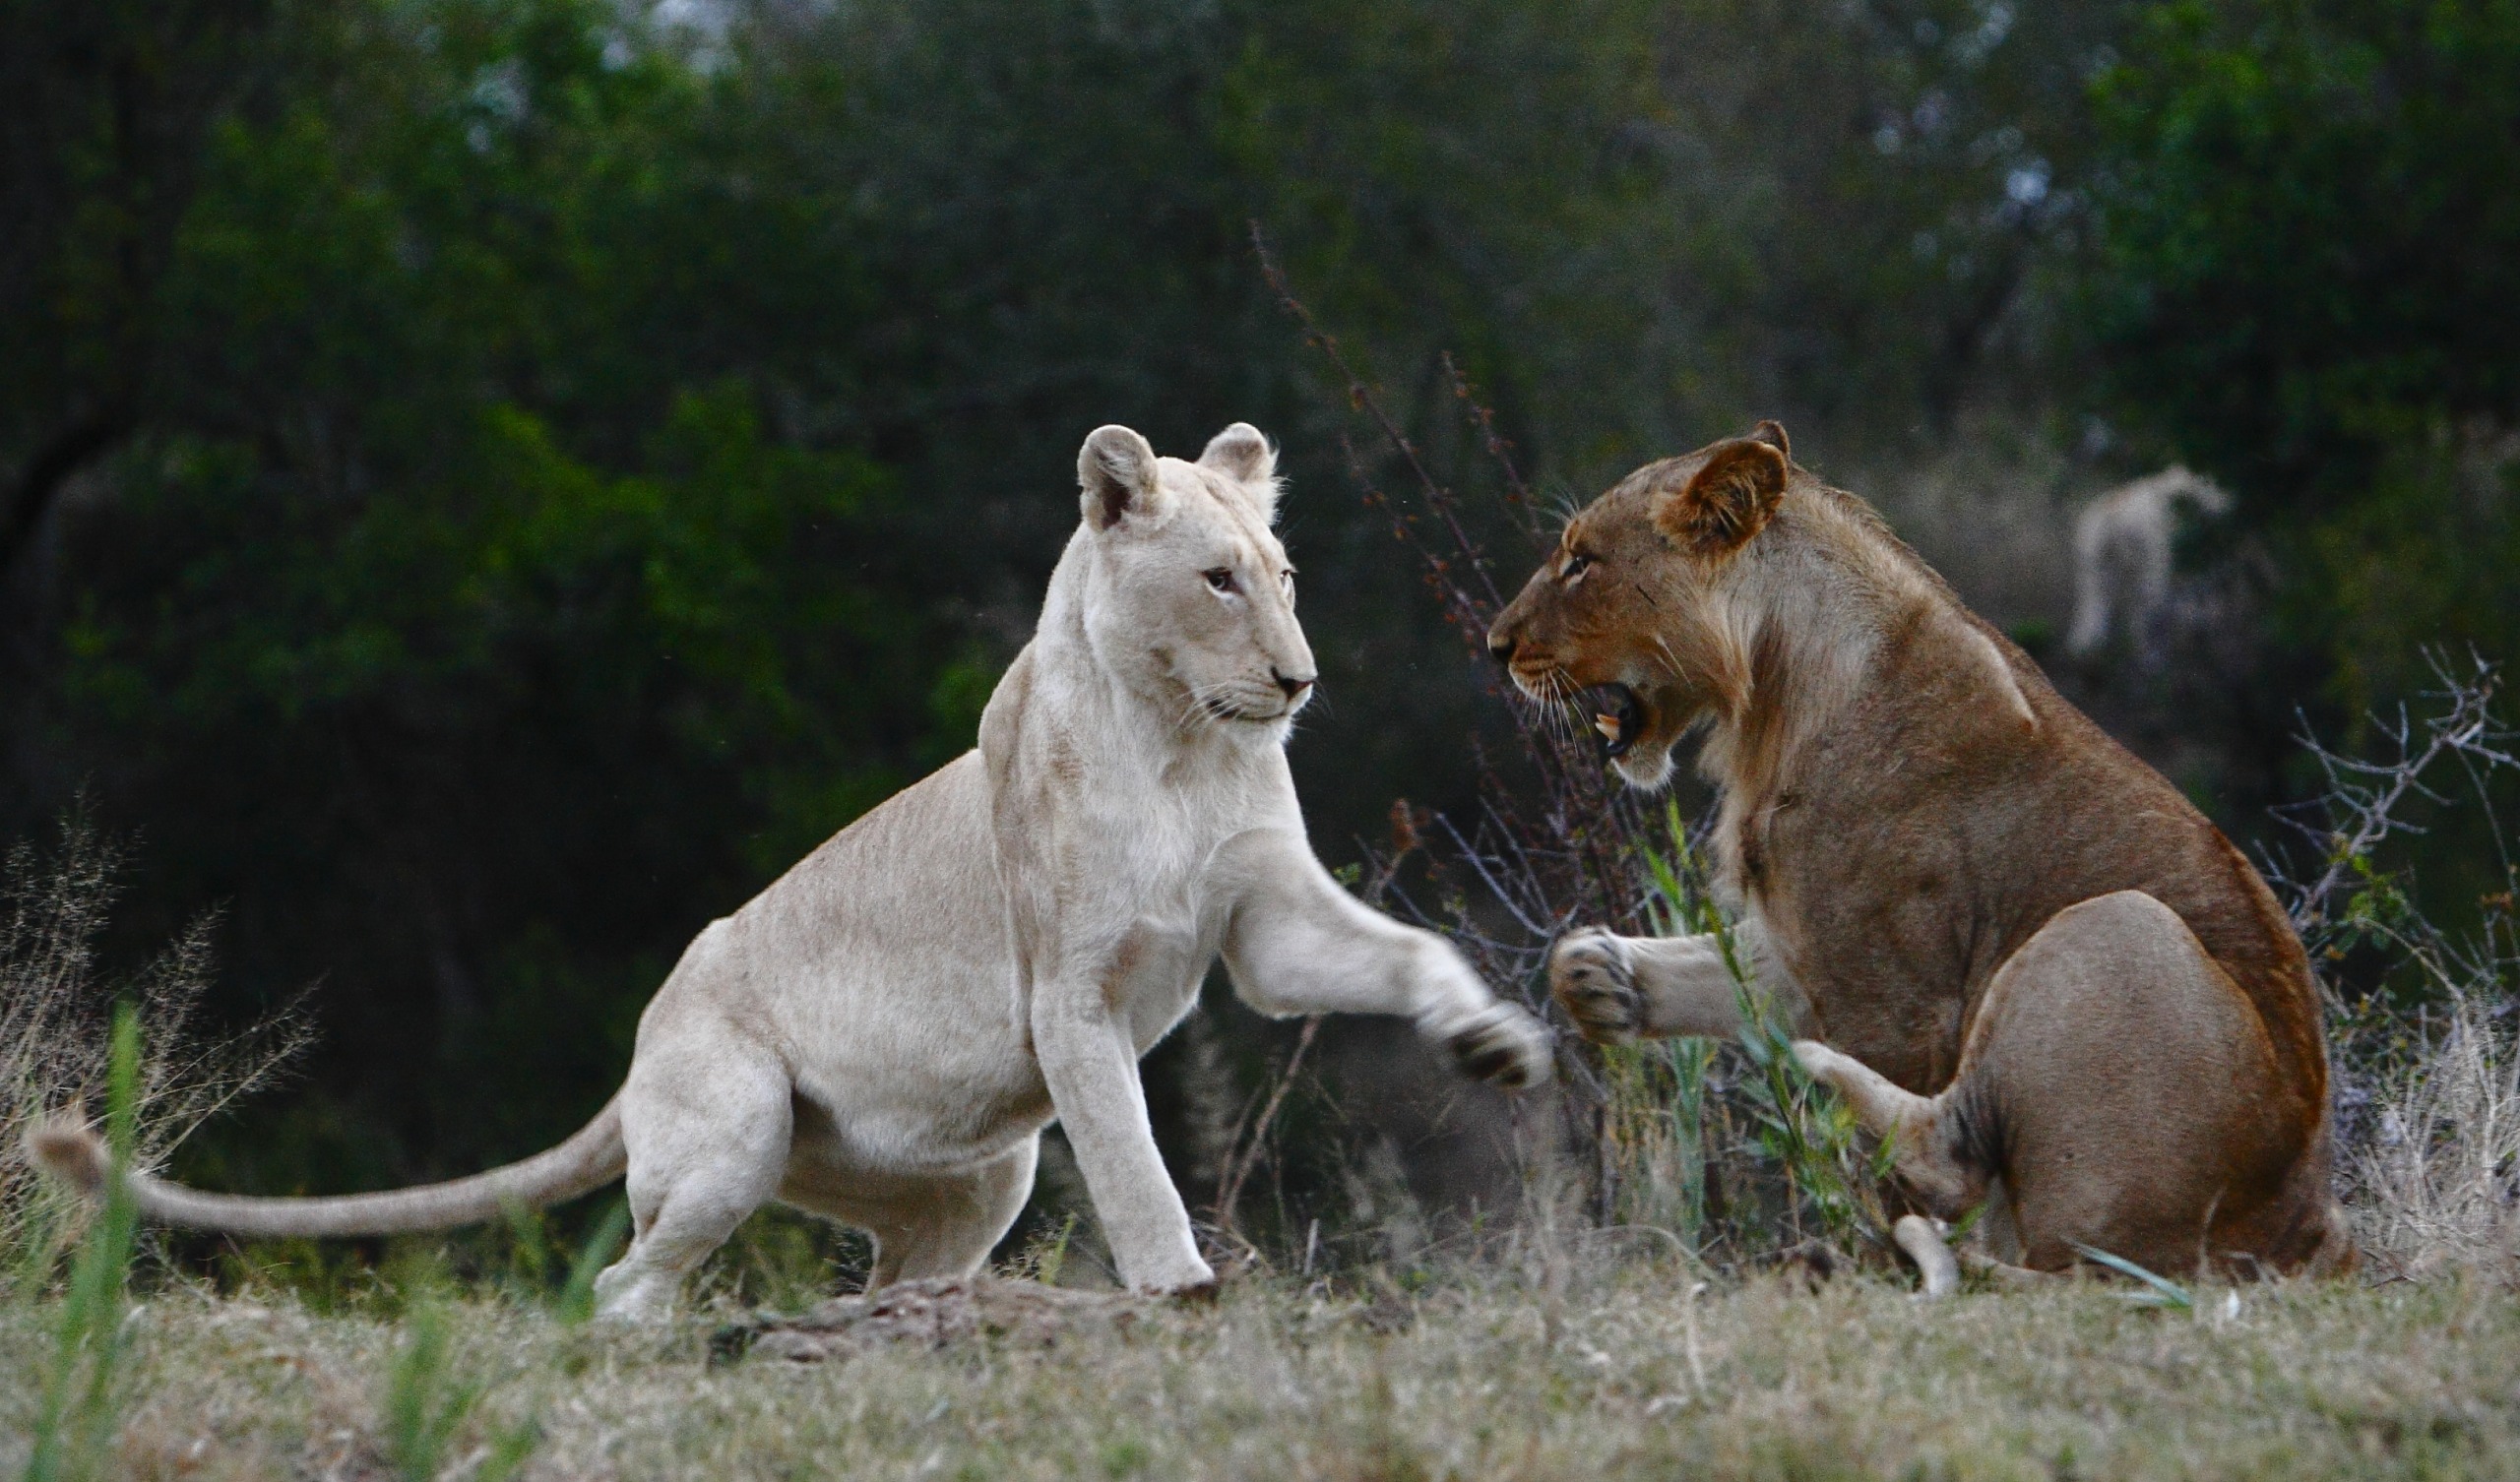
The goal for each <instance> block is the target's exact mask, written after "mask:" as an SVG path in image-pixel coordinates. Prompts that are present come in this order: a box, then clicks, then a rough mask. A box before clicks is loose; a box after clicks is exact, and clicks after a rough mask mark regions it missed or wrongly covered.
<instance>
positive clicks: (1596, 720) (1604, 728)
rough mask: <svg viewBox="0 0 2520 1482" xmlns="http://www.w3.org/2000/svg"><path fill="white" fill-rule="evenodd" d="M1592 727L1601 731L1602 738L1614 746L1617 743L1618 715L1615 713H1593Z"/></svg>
mask: <svg viewBox="0 0 2520 1482" xmlns="http://www.w3.org/2000/svg"><path fill="white" fill-rule="evenodd" d="M1593 729H1595V730H1597V731H1600V732H1601V733H1602V739H1603V740H1605V741H1607V742H1608V743H1610V744H1611V745H1612V746H1616V745H1617V744H1618V717H1617V716H1616V715H1595V716H1594V717H1593Z"/></svg>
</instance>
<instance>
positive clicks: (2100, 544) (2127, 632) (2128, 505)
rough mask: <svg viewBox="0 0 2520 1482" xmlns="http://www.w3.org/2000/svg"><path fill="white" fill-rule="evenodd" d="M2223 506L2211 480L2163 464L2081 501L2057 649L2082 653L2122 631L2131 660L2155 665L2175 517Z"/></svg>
mask: <svg viewBox="0 0 2520 1482" xmlns="http://www.w3.org/2000/svg"><path fill="white" fill-rule="evenodd" d="M2231 505H2232V500H2231V496H2230V495H2228V494H2226V493H2224V492H2223V491H2222V489H2221V488H2220V487H2219V486H2217V485H2216V484H2215V483H2214V481H2213V480H2212V479H2209V478H2206V477H2205V476H2204V475H2202V474H2198V473H2190V472H2189V471H2187V470H2186V469H2185V468H2180V467H2171V468H2165V469H2163V470H2162V471H2161V472H2159V473H2154V474H2150V475H2148V476H2146V477H2143V478H2139V479H2137V480H2135V481H2134V482H2133V483H2130V484H2121V485H2119V486H2118V487H2116V488H2114V489H2111V490H2110V491H2109V492H2108V493H2106V494H2103V495H2101V496H2100V497H2099V498H2098V499H2095V500H2093V501H2092V502H2091V503H2089V504H2087V505H2085V506H2083V512H2082V513H2081V514H2080V515H2078V516H2076V517H2074V620H2073V624H2072V626H2071V627H2069V628H2068V629H2067V630H2066V633H2065V651H2067V652H2069V653H2071V654H2073V655H2074V656H2075V657H2077V658H2089V657H2091V656H2092V655H2093V654H2095V653H2098V652H2099V651H2100V650H2101V649H2102V648H2106V647H2108V644H2109V641H2110V638H2111V637H2114V636H2123V637H2124V638H2125V639H2126V641H2127V642H2128V643H2129V644H2130V645H2131V646H2132V648H2134V651H2135V656H2136V661H2137V662H2138V663H2140V664H2142V665H2143V666H2144V667H2146V668H2148V669H2153V668H2159V667H2161V665H2162V662H2163V661H2164V659H2165V658H2166V657H2167V656H2168V654H2167V643H2166V638H2167V635H2166V632H2165V628H2166V621H2165V620H2166V619H2167V618H2168V617H2169V616H2170V612H2171V607H2172V596H2173V593H2172V586H2171V571H2172V557H2173V542H2174V541H2175V540H2176V538H2177V535H2178V522H2179V520H2180V518H2181V516H2182V514H2193V515H2204V516H2214V515H2221V514H2224V513H2226V512H2227V511H2229V510H2230V509H2231Z"/></svg>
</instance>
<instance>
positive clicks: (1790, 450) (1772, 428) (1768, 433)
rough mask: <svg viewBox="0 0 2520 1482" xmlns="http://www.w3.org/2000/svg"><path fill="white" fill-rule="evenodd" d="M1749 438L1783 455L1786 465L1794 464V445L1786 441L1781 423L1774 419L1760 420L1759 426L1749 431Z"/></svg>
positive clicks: (1783, 425)
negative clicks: (1755, 439)
mask: <svg viewBox="0 0 2520 1482" xmlns="http://www.w3.org/2000/svg"><path fill="white" fill-rule="evenodd" d="M1750 436H1752V437H1754V438H1757V439H1758V440H1759V441H1760V442H1762V443H1765V444H1767V445H1768V446H1769V447H1771V448H1774V449H1775V450H1776V451H1777V452H1779V453H1782V454H1784V455H1785V461H1786V462H1787V463H1793V462H1794V444H1792V443H1790V442H1788V441H1787V440H1786V436H1785V424H1784V423H1783V422H1780V421H1778V420H1776V419H1775V418H1774V417H1764V418H1761V419H1760V422H1759V425H1757V426H1756V427H1753V428H1751V429H1750Z"/></svg>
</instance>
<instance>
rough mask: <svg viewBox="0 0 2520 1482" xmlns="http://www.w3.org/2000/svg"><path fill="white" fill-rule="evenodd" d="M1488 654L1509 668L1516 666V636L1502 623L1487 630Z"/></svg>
mask: <svg viewBox="0 0 2520 1482" xmlns="http://www.w3.org/2000/svg"><path fill="white" fill-rule="evenodd" d="M1487 656H1488V657H1489V658H1492V659H1494V660H1496V662H1498V663H1499V664H1502V665H1504V666H1505V667H1506V668H1508V669H1510V668H1512V667H1513V666H1514V636H1513V635H1512V634H1510V633H1507V632H1506V631H1505V628H1504V625H1503V624H1501V623H1500V624H1498V625H1497V626H1495V627H1493V628H1490V629H1488V630H1487Z"/></svg>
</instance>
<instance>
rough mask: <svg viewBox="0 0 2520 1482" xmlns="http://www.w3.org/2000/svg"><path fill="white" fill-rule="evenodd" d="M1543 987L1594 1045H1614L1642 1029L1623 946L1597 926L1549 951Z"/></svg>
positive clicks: (1641, 1000)
mask: <svg viewBox="0 0 2520 1482" xmlns="http://www.w3.org/2000/svg"><path fill="white" fill-rule="evenodd" d="M1548 991H1549V993H1550V994H1551V995H1552V996H1554V997H1555V998H1556V1000H1557V1006H1558V1007H1559V1008H1561V1009H1563V1010H1565V1011H1566V1017H1567V1018H1568V1019H1572V1020H1574V1022H1575V1027H1576V1028H1577V1029H1580V1030H1582V1031H1583V1034H1584V1037H1585V1038H1586V1039H1589V1040H1591V1041H1593V1042H1594V1043H1595V1044H1619V1043H1622V1042H1624V1041H1626V1040H1628V1039H1632V1038H1634V1037H1635V1035H1636V1033H1637V1031H1638V1030H1640V1029H1642V1028H1644V1027H1645V1000H1644V998H1643V997H1642V996H1640V995H1639V994H1638V993H1637V991H1636V975H1635V971H1634V969H1633V968H1632V967H1631V966H1630V965H1629V962H1628V957H1627V944H1626V943H1624V942H1621V941H1620V940H1619V939H1618V938H1616V937H1614V936H1612V935H1611V934H1610V933H1608V932H1606V931H1603V930H1601V929H1600V928H1598V927H1586V928H1585V929H1584V930H1582V931H1579V932H1576V933H1574V934H1573V935H1571V936H1569V937H1566V938H1565V939H1563V940H1562V941H1560V942H1559V943H1558V944H1557V950H1556V951H1555V952H1553V953H1551V954H1549V958H1548Z"/></svg>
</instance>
